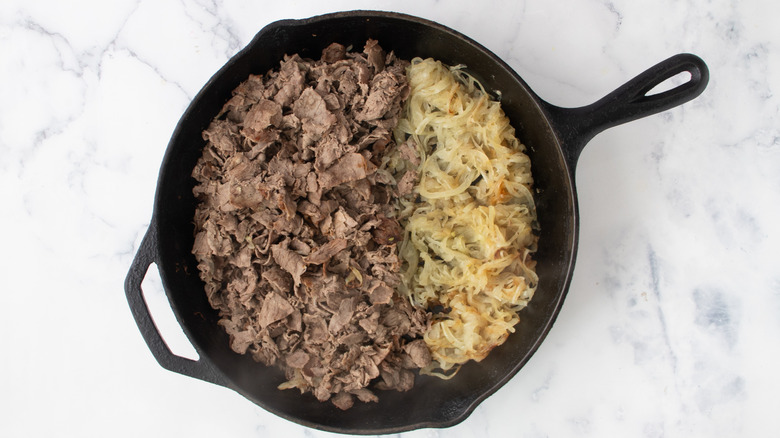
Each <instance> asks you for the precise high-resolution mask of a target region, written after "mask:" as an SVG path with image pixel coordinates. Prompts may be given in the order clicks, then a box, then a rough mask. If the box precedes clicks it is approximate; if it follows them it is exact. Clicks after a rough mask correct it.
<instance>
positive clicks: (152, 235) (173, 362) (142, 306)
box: [125, 218, 228, 386]
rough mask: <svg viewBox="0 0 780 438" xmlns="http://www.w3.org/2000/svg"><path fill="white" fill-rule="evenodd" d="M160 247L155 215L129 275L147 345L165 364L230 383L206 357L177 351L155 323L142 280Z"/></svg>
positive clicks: (127, 282)
mask: <svg viewBox="0 0 780 438" xmlns="http://www.w3.org/2000/svg"><path fill="white" fill-rule="evenodd" d="M157 249H158V248H157V226H156V221H155V219H154V218H153V219H152V222H151V224H150V225H149V229H148V230H147V231H146V235H145V236H144V238H143V241H142V242H141V245H140V247H139V248H138V252H137V253H136V255H135V258H134V259H133V263H132V265H131V266H130V270H129V272H128V273H127V277H126V278H125V294H126V295H127V303H128V304H129V305H130V310H131V311H132V312H133V318H135V322H136V324H137V325H138V329H139V330H140V331H141V335H143V338H144V340H145V341H146V345H147V346H148V347H149V350H150V351H151V352H152V355H154V358H155V359H157V362H159V364H160V365H161V366H162V367H163V368H165V369H167V370H170V371H173V372H176V373H179V374H184V375H185V376H189V377H194V378H196V379H200V380H204V381H207V382H211V383H215V384H217V385H221V386H228V383H227V380H226V379H225V378H224V377H223V376H222V374H221V373H219V372H218V371H216V370H215V369H213V367H212V366H211V365H210V364H209V363H207V362H205V361H204V360H203V359H199V360H191V359H187V358H184V357H180V356H177V355H175V354H173V352H171V349H170V348H168V345H167V344H166V343H165V341H164V340H163V338H162V336H161V335H160V331H159V330H158V329H157V326H156V325H155V324H154V320H153V319H152V316H151V314H150V313H149V306H147V304H146V301H145V300H144V296H143V291H142V290H141V283H142V282H143V280H144V277H145V276H146V272H147V271H148V270H149V267H150V266H151V265H152V263H156V261H157V260H158V258H159V257H158V250H157Z"/></svg>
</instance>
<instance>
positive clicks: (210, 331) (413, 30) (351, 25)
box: [154, 12, 577, 433]
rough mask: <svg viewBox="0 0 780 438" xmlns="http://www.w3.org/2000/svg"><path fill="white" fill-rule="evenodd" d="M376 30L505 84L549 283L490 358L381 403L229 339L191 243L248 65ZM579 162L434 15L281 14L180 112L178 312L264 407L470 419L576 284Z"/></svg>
mask: <svg viewBox="0 0 780 438" xmlns="http://www.w3.org/2000/svg"><path fill="white" fill-rule="evenodd" d="M368 38H374V39H377V40H379V43H380V45H381V46H382V47H383V48H384V49H385V50H388V51H389V50H394V51H395V53H396V54H397V55H398V56H399V57H402V58H405V59H411V58H412V57H415V56H420V57H433V58H436V59H438V60H441V61H442V62H444V63H447V64H450V65H454V64H465V65H466V66H467V69H468V71H469V72H470V73H472V74H473V75H474V76H476V77H477V78H478V79H479V80H480V81H482V83H483V84H484V85H485V86H486V88H487V89H488V90H500V91H501V102H502V107H503V108H504V111H505V112H506V114H507V115H508V116H509V118H510V120H511V121H512V123H513V126H515V128H516V130H517V135H518V137H519V138H520V140H521V141H522V142H523V143H525V144H526V145H527V146H528V148H529V150H528V153H529V156H530V157H531V159H532V163H533V173H534V178H535V185H536V187H537V209H538V216H539V222H540V228H541V232H540V241H539V251H538V253H537V260H538V264H537V272H538V274H539V278H540V285H539V288H538V290H537V292H536V295H535V297H534V298H533V300H532V301H531V303H530V305H529V306H528V308H526V309H525V310H523V312H522V314H521V322H520V323H519V325H518V326H517V327H516V329H517V331H516V333H515V334H513V335H511V336H510V337H509V339H508V341H507V342H506V343H505V344H504V345H502V346H500V347H498V348H496V349H495V350H494V351H493V352H491V354H490V355H489V356H488V357H487V358H486V359H485V360H483V361H482V362H480V363H469V364H467V365H466V366H464V367H463V368H462V369H461V371H460V372H459V374H458V375H457V376H456V377H455V378H453V379H452V380H449V381H444V380H440V379H438V378H432V377H428V376H420V377H418V378H417V380H416V382H415V387H414V388H413V389H412V390H411V391H409V392H405V393H399V392H395V391H393V392H380V393H379V394H378V395H379V400H380V401H379V402H378V403H370V404H364V403H356V405H355V406H354V407H353V408H352V409H350V410H348V411H344V412H342V411H340V410H338V409H337V408H336V407H334V406H333V405H332V404H330V403H320V402H318V401H316V399H314V397H313V396H311V395H308V394H307V395H301V394H300V393H299V392H298V391H295V390H287V391H280V390H278V389H276V386H277V385H278V384H279V383H281V382H282V381H284V378H283V375H282V373H281V372H280V371H278V370H277V369H275V368H266V367H265V366H263V365H262V364H258V363H255V362H254V361H253V360H252V359H251V358H249V357H248V356H242V355H238V354H236V353H234V352H233V351H232V350H230V348H229V343H228V338H227V335H226V334H225V333H224V331H223V329H222V328H221V327H219V326H218V325H217V320H218V315H217V313H216V311H214V310H213V309H212V308H211V307H210V306H209V304H208V301H207V300H206V295H205V292H204V287H203V283H202V282H201V281H200V279H199V276H198V269H197V263H196V261H195V259H194V257H193V256H192V254H191V253H190V250H191V248H192V244H193V224H192V218H193V216H194V211H195V206H196V200H195V199H194V197H193V195H192V188H193V186H194V183H195V181H194V180H193V179H192V178H191V177H190V173H191V171H192V168H193V167H194V165H195V162H196V161H197V159H198V157H199V156H200V154H201V150H202V147H203V145H204V141H203V139H202V138H201V132H202V131H203V130H204V129H205V128H206V127H207V126H208V124H209V122H210V120H211V119H212V118H213V117H214V116H215V115H216V113H217V111H219V109H220V108H221V107H222V105H223V104H224V103H225V102H226V101H227V99H228V98H229V97H230V95H231V91H232V90H233V89H234V88H235V87H236V86H238V84H239V83H240V82H241V81H243V80H244V79H246V77H248V75H249V74H250V73H253V74H263V73H265V72H266V71H268V70H269V69H272V68H277V67H278V65H279V62H280V60H281V59H282V58H283V56H284V55H285V54H293V53H299V54H300V55H301V56H302V57H311V58H319V55H320V53H321V50H322V49H323V48H324V47H326V46H327V45H329V44H330V43H332V42H334V41H335V42H339V43H341V44H344V45H345V46H348V45H352V46H353V48H355V49H357V50H360V49H361V48H362V47H363V44H364V43H365V41H366V40H367V39H368ZM575 199H576V198H575V194H574V188H573V184H572V178H571V173H570V171H569V169H568V168H567V167H566V164H565V161H564V158H563V155H562V153H561V150H560V145H559V144H558V140H557V139H556V137H555V135H554V134H553V132H552V130H551V128H550V125H549V123H548V121H547V119H546V118H545V116H544V114H543V112H542V111H541V109H540V107H539V103H538V100H537V98H536V97H535V95H534V94H533V93H532V92H531V91H530V90H529V89H528V88H527V86H526V84H525V83H524V82H523V81H522V80H520V78H519V77H517V75H515V74H514V73H513V72H512V70H511V69H509V68H508V67H507V66H506V65H505V64H504V63H503V62H502V61H500V60H499V59H498V58H496V57H495V56H494V55H492V54H491V53H490V52H488V51H487V50H485V49H484V48H483V47H481V46H479V45H477V44H475V43H474V42H472V41H471V40H469V39H467V38H465V37H463V36H462V35H460V34H457V33H456V32H453V31H451V30H449V29H446V28H444V27H442V26H439V25H437V24H435V23H431V22H428V21H425V20H421V19H417V18H414V17H408V16H403V15H398V14H389V13H368V12H353V13H339V14H332V15H329V16H323V17H315V18H313V19H310V20H304V21H285V22H278V23H274V24H272V25H270V26H268V27H266V28H265V29H263V30H262V31H261V32H260V33H259V34H258V36H257V37H256V38H255V39H254V40H253V41H252V43H251V44H250V45H249V46H248V47H247V48H246V49H244V50H243V51H242V52H241V53H239V54H238V55H236V56H235V57H234V58H233V59H231V60H230V61H229V62H228V63H227V64H226V65H225V66H224V67H223V68H222V69H221V70H220V71H219V72H218V73H217V74H216V75H215V76H214V77H213V78H212V79H211V80H210V81H209V83H208V84H207V85H206V86H205V87H204V88H203V90H201V92H200V93H199V94H198V95H197V96H196V98H195V99H194V100H193V102H192V104H191V105H190V107H189V108H188V109H187V111H186V112H185V114H184V115H183V117H182V119H181V120H180V122H179V125H178V126H177V128H176V130H175V131H174V134H173V136H172V139H171V142H170V144H169V145H168V150H167V151H166V155H165V158H164V161H163V165H162V169H161V172H160V179H159V182H158V188H157V194H156V199H155V218H154V220H155V221H157V225H158V230H159V248H160V263H159V268H160V271H161V275H162V279H163V283H164V286H165V290H166V293H167V294H168V297H169V300H170V302H171V305H172V307H173V308H174V312H175V313H176V315H177V318H178V319H179V322H180V323H181V325H182V327H183V329H184V331H185V333H186V334H187V335H188V337H189V339H190V340H191V342H192V343H193V345H194V346H195V348H196V349H197V351H198V352H199V354H200V356H201V358H203V359H205V360H208V361H210V362H212V363H213V364H214V366H215V367H216V368H218V369H219V370H220V371H221V372H222V373H223V374H224V375H225V376H226V377H227V380H228V381H230V382H231V384H230V386H231V387H232V388H233V389H234V390H236V391H238V392H239V393H241V394H242V395H244V396H245V397H247V398H248V399H250V400H252V401H253V402H255V403H257V404H258V405H260V406H262V407H264V408H265V409H267V410H269V411H271V412H274V413H276V414H278V415H280V416H282V417H285V418H287V419H290V420H292V421H295V422H298V423H300V424H304V425H307V426H311V427H315V428H319V429H325V430H331V431H336V432H348V433H390V432H397V431H402V430H409V429H414V428H418V427H426V426H428V427H444V426H449V425H452V424H455V423H457V422H459V421H462V420H463V419H464V418H465V417H466V416H467V415H468V414H469V413H470V412H471V411H472V410H473V409H474V408H475V407H476V405H477V404H478V402H479V401H481V400H482V399H484V398H485V397H487V396H488V395H490V394H491V393H493V392H494V391H495V390H497V389H498V388H499V387H500V386H501V385H503V384H504V383H505V382H506V381H507V380H508V379H509V378H511V377H512V376H513V375H514V374H515V373H516V372H517V371H518V370H519V369H520V368H521V367H522V366H523V365H524V364H525V363H526V361H527V360H528V359H529V358H530V357H531V355H532V354H533V352H534V351H536V348H537V347H538V345H539V343H540V342H541V341H542V340H543V338H544V336H545V335H546V333H547V331H548V330H549V328H550V326H551V324H552V322H553V321H554V319H555V317H556V315H557V313H558V310H559V308H560V305H561V303H562V301H563V298H564V296H565V294H566V290H567V288H568V283H569V279H570V275H571V270H572V267H573V266H572V265H573V258H574V253H575V250H576V237H577V217H576V200H575Z"/></svg>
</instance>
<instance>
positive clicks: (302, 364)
mask: <svg viewBox="0 0 780 438" xmlns="http://www.w3.org/2000/svg"><path fill="white" fill-rule="evenodd" d="M407 66H408V63H407V62H406V61H402V60H399V59H397V58H396V57H395V55H394V54H393V53H389V54H388V53H386V52H385V51H384V50H383V49H382V48H381V47H380V46H379V44H378V43H377V42H376V41H373V40H369V41H368V42H367V43H366V44H365V46H364V47H363V51H362V52H347V51H346V48H345V47H344V46H343V45H340V44H337V43H334V44H331V45H330V46H328V47H326V48H325V49H324V50H323V51H322V56H321V59H319V60H311V59H304V58H301V57H300V56H299V55H292V56H286V57H285V59H284V60H283V61H282V62H281V63H280V66H279V68H278V69H276V70H271V71H269V72H267V73H266V74H264V75H252V76H250V77H249V78H247V80H246V81H244V82H243V83H242V84H241V85H239V87H237V88H236V89H235V90H234V92H233V96H232V97H231V98H230V99H229V100H228V102H227V103H226V104H225V106H224V107H223V108H222V110H221V111H220V112H219V114H218V115H217V117H216V118H215V119H214V120H213V121H212V123H211V124H210V125H209V127H208V129H207V130H206V131H204V133H203V139H204V140H205V142H206V144H205V147H204V149H203V154H202V156H201V158H200V159H199V160H198V163H197V164H196V166H195V168H194V169H193V172H192V176H193V177H194V178H195V179H196V180H197V185H196V186H195V188H194V189H193V194H194V195H195V196H196V197H197V199H198V200H199V204H198V207H197V209H196V212H195V217H194V223H195V242H194V245H193V248H192V252H193V254H194V255H195V257H196V259H197V261H198V269H199V271H200V276H201V278H202V279H203V282H204V283H205V290H206V295H207V298H208V300H209V303H210V304H211V305H212V306H213V307H214V308H215V309H217V310H218V311H219V314H220V321H219V324H220V326H222V327H223V328H224V330H225V331H226V332H227V333H228V335H229V337H230V347H231V348H232V349H233V350H234V351H236V352H237V353H240V354H249V355H251V356H252V358H254V359H255V360H256V361H258V362H261V363H263V364H265V365H269V366H270V365H275V366H278V367H280V368H281V369H282V370H283V371H284V373H285V375H286V377H287V379H288V381H287V382H285V383H283V384H282V385H281V387H283V388H298V389H300V390H302V391H304V392H310V393H312V394H313V395H314V396H315V397H316V398H317V399H318V400H321V401H328V400H330V401H331V402H332V403H333V404H334V405H336V406H338V407H339V408H341V409H348V408H350V407H351V406H353V405H354V403H355V402H357V401H359V402H375V401H377V396H376V394H375V393H374V392H373V390H372V389H369V388H376V389H394V390H407V389H409V388H411V386H412V384H413V381H414V374H413V373H412V372H411V371H410V370H409V368H410V367H411V368H414V367H422V366H425V364H427V363H428V362H429V361H430V354H428V355H427V356H426V348H427V347H425V343H424V342H423V341H422V340H421V337H422V335H423V333H424V332H425V330H426V329H427V327H428V325H429V324H430V315H429V314H427V313H425V312H424V311H422V310H420V309H415V308H413V307H412V306H411V304H410V303H409V300H407V299H403V298H401V297H400V296H398V294H397V293H396V292H395V290H394V288H395V287H396V286H397V285H398V284H400V279H401V276H400V269H401V266H400V260H399V258H398V254H397V244H398V242H399V241H400V239H401V237H402V235H401V229H400V226H399V225H398V222H397V221H396V220H395V219H393V214H394V213H393V212H394V208H395V207H394V202H395V197H396V196H398V195H399V194H403V193H407V192H409V191H410V189H409V187H408V185H409V184H410V183H411V184H413V182H412V180H411V177H408V178H409V179H408V180H405V179H404V178H402V179H401V181H400V182H399V184H398V187H396V184H395V183H394V180H393V178H392V177H391V176H390V175H389V174H388V173H387V171H386V170H383V171H380V170H378V167H379V166H381V165H382V164H383V163H384V162H386V161H387V160H386V159H385V157H386V154H388V153H389V152H391V151H392V152H394V151H396V150H397V149H398V150H400V153H401V156H402V158H403V159H405V160H407V161H412V160H414V159H415V158H416V159H417V160H419V157H418V156H416V155H414V151H409V150H407V149H408V147H409V146H410V145H406V144H404V145H401V146H396V145H395V143H394V140H393V137H392V135H391V132H392V128H393V126H394V125H395V123H396V121H397V119H398V115H399V112H400V108H401V106H402V104H403V101H404V99H406V97H407V96H408V89H409V87H408V84H407V82H406V76H405V69H406V67H407Z"/></svg>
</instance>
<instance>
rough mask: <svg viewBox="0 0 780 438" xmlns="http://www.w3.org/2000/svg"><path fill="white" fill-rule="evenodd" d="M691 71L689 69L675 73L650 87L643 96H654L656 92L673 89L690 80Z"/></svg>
mask: <svg viewBox="0 0 780 438" xmlns="http://www.w3.org/2000/svg"><path fill="white" fill-rule="evenodd" d="M691 78H692V76H691V72H689V71H682V72H680V73H677V74H676V75H674V76H672V77H670V78H669V79H667V80H665V81H663V82H661V83H660V84H658V85H656V86H655V87H653V88H651V89H650V91H648V92H647V93H645V96H647V97H650V96H654V95H656V94H661V93H664V92H667V91H669V90H673V89H675V88H677V87H679V86H680V85H683V84H685V83H687V82H690V81H691Z"/></svg>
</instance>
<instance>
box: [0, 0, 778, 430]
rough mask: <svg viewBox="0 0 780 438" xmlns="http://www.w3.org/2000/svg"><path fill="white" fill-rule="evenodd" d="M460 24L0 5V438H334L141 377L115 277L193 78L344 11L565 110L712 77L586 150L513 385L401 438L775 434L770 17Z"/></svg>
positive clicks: (442, 10)
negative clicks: (469, 41) (572, 242)
mask: <svg viewBox="0 0 780 438" xmlns="http://www.w3.org/2000/svg"><path fill="white" fill-rule="evenodd" d="M477 4H478V3H475V2H471V1H469V2H466V1H462V0H454V1H447V2H444V1H431V0H415V1H362V2H361V1H346V0H344V1H335V0H334V1H330V2H324V1H310V0H289V1H286V2H280V4H270V3H269V4H266V2H259V1H258V2H249V1H244V2H242V1H235V0H210V1H205V0H204V1H197V2H186V1H175V0H162V1H152V0H120V1H113V2H107V1H98V0H93V1H87V0H83V1H69V2H57V1H51V0H49V1H37V2H30V1H22V0H4V1H3V2H1V3H0V211H2V214H0V225H2V229H4V230H5V231H4V232H3V238H2V242H3V244H2V248H3V250H2V252H0V274H2V280H3V281H2V283H1V284H2V285H1V286H0V291H1V292H0V293H2V307H3V316H2V318H0V412H2V413H1V414H0V436H3V437H26V436H30V437H48V436H79V437H103V436H115V437H123V436H127V437H137V436H155V437H156V436H159V437H168V436H189V437H214V436H225V437H227V436H231V437H259V436H281V434H284V436H286V437H289V438H293V437H319V436H329V435H332V434H329V433H324V432H319V431H315V430H310V429H306V428H303V427H301V426H298V425H295V424H292V423H289V422H287V421H285V420H282V419H279V418H277V417H275V416H273V415H271V414H269V413H267V412H265V411H263V410H261V409H259V408H257V407H256V406H254V405H253V404H251V403H250V402H248V401H246V400H245V399H243V398H242V397H241V396H239V395H237V394H235V393H233V392H231V391H229V390H227V389H224V388H220V387H217V386H215V385H211V384H208V383H204V382H200V381H197V380H194V379H190V378H187V377H183V376H180V375H177V374H174V373H171V372H168V371H165V370H163V369H162V368H161V367H160V366H159V365H158V364H157V363H156V362H155V360H154V359H153V357H152V355H151V354H150V353H149V351H148V349H147V347H146V345H145V344H144V342H143V340H142V338H141V336H140V334H139V332H138V329H137V328H136V325H135V323H134V321H133V319H132V317H131V314H130V311H129V309H128V306H127V303H126V301H125V296H124V291H123V280H124V277H125V274H126V272H127V269H128V266H129V264H130V261H131V258H132V256H133V254H134V253H135V250H136V249H137V246H138V243H139V241H140V238H141V236H142V235H143V233H144V231H145V229H146V227H147V225H148V222H149V218H150V216H151V211H152V200H153V196H154V190H155V183H156V179H157V172H158V169H159V165H160V161H161V158H162V155H163V152H164V149H165V146H166V144H167V141H168V139H169V137H170V135H171V132H172V130H173V128H174V126H175V124H176V122H177V120H178V118H179V116H180V115H181V113H182V112H183V111H184V109H185V108H186V107H187V105H188V103H189V102H190V100H191V99H192V97H193V96H194V95H195V94H196V93H197V91H198V90H199V89H200V87H201V86H202V85H203V84H204V83H205V81H206V80H207V79H208V78H209V77H210V76H211V75H212V74H213V73H214V72H215V71H216V70H217V69H218V68H219V67H220V66H221V65H222V64H223V63H224V62H225V61H226V60H227V59H228V58H229V57H230V56H231V55H232V54H234V53H235V52H236V51H238V50H239V49H240V48H241V47H243V46H244V45H245V44H247V43H248V42H249V41H250V39H251V38H252V36H253V35H254V34H255V33H256V32H257V31H258V30H259V29H260V28H262V27H263V26H264V25H265V24H267V23H270V22H271V21H274V20H277V19H282V18H303V17H308V16H312V15H317V14H320V13H324V12H330V11H336V10H347V9H357V8H363V9H382V10H396V11H401V12H406V13H411V14H415V15H419V16H422V17H425V18H429V19H433V20H436V21H439V22H441V23H443V24H446V25H449V26H451V27H454V28H455V29H457V30H459V31H461V32H463V33H465V34H467V35H469V36H471V37H472V38H474V39H476V40H477V41H479V42H481V43H483V44H484V45H486V46H487V47H488V48H490V49H491V50H493V51H495V52H496V53H497V54H498V55H499V56H501V57H503V58H504V59H505V60H506V61H507V62H508V63H509V64H510V65H511V66H512V67H513V68H515V69H516V71H517V72H518V73H519V74H520V75H521V76H522V77H524V78H525V79H526V81H527V82H528V83H529V84H530V85H531V87H532V88H533V89H534V90H536V91H537V92H538V93H539V94H540V95H541V96H542V97H543V98H545V99H547V100H549V101H550V102H553V103H556V104H559V105H563V106H577V105H583V104H587V103H591V102H593V101H595V100H596V99H598V98H600V97H601V96H603V95H604V94H606V93H607V92H609V91H611V90H612V89H614V88H615V87H617V86H618V85H620V84H622V83H623V82H624V81H626V80H628V79H629V78H631V77H633V76H634V75H635V74H637V73H639V72H640V71H642V70H644V69H645V68H647V67H649V66H651V65H652V64H654V63H656V62H658V61H660V60H662V59H665V58H666V57H668V56H670V55H673V54H675V53H678V52H692V53H696V54H698V55H700V56H701V57H702V58H704V60H705V61H706V62H707V63H708V64H709V67H710V70H711V81H710V85H709V87H708V89H707V90H706V91H705V92H704V94H703V95H702V96H701V97H699V98H698V99H696V100H695V101H693V102H691V103H689V104H686V105H685V106H683V107H679V108H676V109H673V110H671V111H667V112H665V113H662V114H660V115H657V116H653V117H650V118H646V119H642V120H640V121H637V122H633V123H630V124H627V125H623V126H620V127H617V128H614V129H611V130H609V131H607V132H605V133H603V134H601V135H599V136H597V137H596V138H595V139H594V140H593V141H592V142H591V143H590V144H589V145H588V146H587V148H586V149H585V151H584V153H583V154H582V156H581V159H580V161H579V166H578V172H577V185H578V188H579V196H580V211H581V215H582V226H581V239H580V247H579V258H578V263H577V267H576V270H575V274H574V278H573V282H572V285H571V290H570V293H569V296H568V299H567V301H566V303H565V305H564V308H563V310H562V312H561V314H560V317H559V319H558V322H557V323H556V325H555V326H554V327H553V329H552V331H551V333H550V335H549V337H548V338H547V340H546V342H545V343H544V344H543V345H542V347H541V348H540V350H539V351H538V353H537V354H536V355H535V356H534V357H533V358H532V360H531V361H530V362H529V363H528V365H527V366H526V367H525V368H523V369H522V370H521V372H520V373H519V374H518V375H517V376H516V377H515V378H514V379H513V380H511V381H510V382H509V383H508V384H507V385H506V386H505V387H504V388H502V389H501V390H500V391H498V392H497V393H496V394H495V395H494V396H492V397H490V398H489V399H488V400H487V401H485V402H484V403H483V404H482V405H480V407H479V408H478V409H477V410H476V412H474V414H473V415H471V417H469V418H468V419H467V420H466V421H465V422H463V423H462V424H460V425H458V426H455V427H452V428H449V429H444V430H435V429H428V430H420V431H415V432H410V433H408V434H404V436H409V437H438V436H446V437H472V436H525V437H609V436H626V437H708V438H709V437H736V436H749V437H771V436H779V435H780V415H778V414H777V410H778V408H779V407H780V401H779V400H778V392H779V391H780V377H778V376H779V374H778V373H777V371H776V370H777V367H778V362H780V342H778V339H779V338H780V269H778V268H779V267H780V263H778V261H779V260H780V249H778V248H780V232H778V223H780V123H778V120H779V118H778V116H780V112H779V109H780V47H779V45H780V32H778V30H777V26H776V23H775V22H776V18H777V17H778V16H780V3H777V2H772V1H768V0H763V1H762V0H746V1H741V2H734V1H727V0H710V1H703V0H659V1H654V2H635V1H630V0H613V1H606V0H585V1H580V0H577V1H575V0H556V1H554V2H553V1H544V0H528V1H508V0H507V1H501V2H488V3H485V6H476V5H477ZM480 5H481V4H480ZM153 271H154V270H151V271H150V274H149V275H148V277H147V279H146V281H145V283H144V287H145V291H146V295H147V299H148V300H149V301H150V305H152V306H153V311H154V312H155V316H156V317H157V319H158V323H159V324H160V325H161V327H162V329H163V332H164V334H165V337H166V340H167V341H168V342H169V343H170V344H171V347H172V348H173V349H174V351H175V352H177V353H179V354H182V355H187V354H191V350H192V349H191V347H188V345H187V341H186V340H185V339H183V335H182V334H181V332H180V330H178V329H177V326H176V324H175V322H172V316H171V314H170V310H169V308H168V309H166V302H165V298H164V295H163V292H162V291H161V289H160V286H159V277H156V276H155V273H154V272H153ZM166 310H167V313H166Z"/></svg>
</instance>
